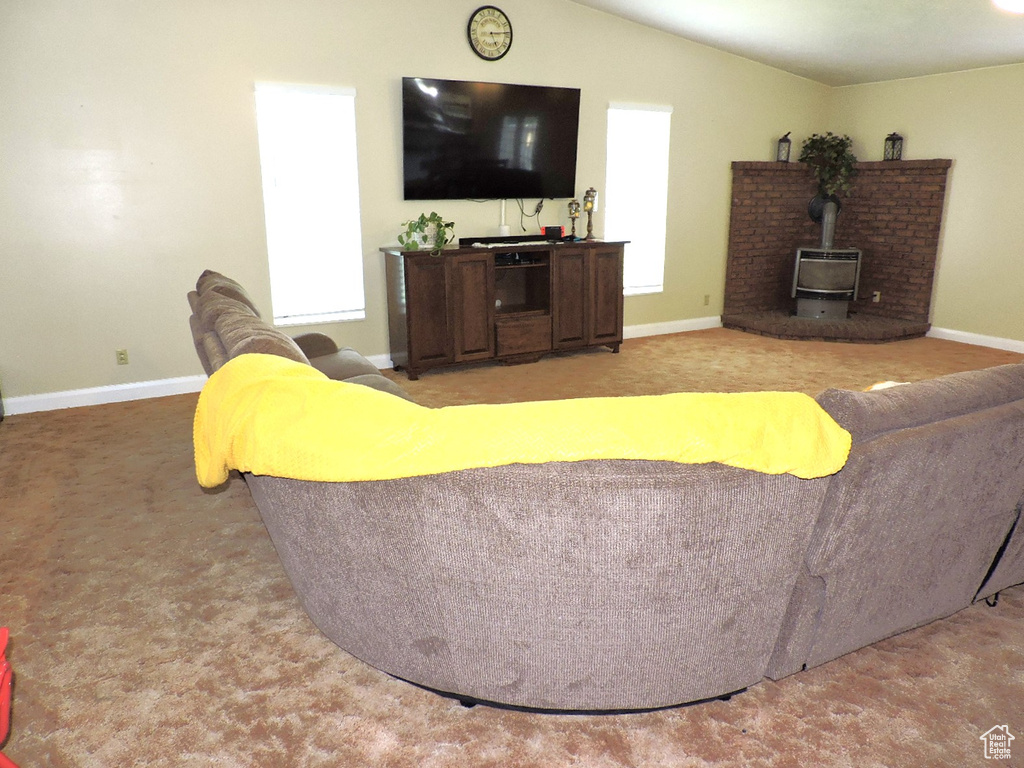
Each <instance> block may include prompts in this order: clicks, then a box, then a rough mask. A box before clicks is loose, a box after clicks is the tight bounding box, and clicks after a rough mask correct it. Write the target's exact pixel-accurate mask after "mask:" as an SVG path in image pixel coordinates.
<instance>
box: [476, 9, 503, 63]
mask: <svg viewBox="0 0 1024 768" xmlns="http://www.w3.org/2000/svg"><path fill="white" fill-rule="evenodd" d="M466 34H467V35H469V44H470V45H471V46H472V48H473V52H474V53H475V54H476V55H477V56H479V57H480V58H481V59H486V60H487V61H497V60H498V59H500V58H501V57H502V56H504V55H505V54H506V53H508V49H509V48H511V47H512V23H511V22H510V21H509V20H508V16H506V15H505V14H504V12H503V11H502V10H501V9H500V8H495V7H494V6H493V5H484V6H482V7H480V8H477V9H476V10H475V11H473V15H472V16H470V17H469V26H468V27H467V28H466Z"/></svg>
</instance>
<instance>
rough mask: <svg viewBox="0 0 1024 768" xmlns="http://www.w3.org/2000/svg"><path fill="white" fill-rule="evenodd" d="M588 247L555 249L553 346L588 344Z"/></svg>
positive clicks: (552, 319) (552, 303)
mask: <svg viewBox="0 0 1024 768" xmlns="http://www.w3.org/2000/svg"><path fill="white" fill-rule="evenodd" d="M587 274H588V273H587V251H586V249H585V248H564V249H560V250H558V251H557V252H556V253H555V256H554V271H553V275H552V283H553V290H552V292H551V322H552V339H551V341H552V346H553V347H554V348H555V349H572V348H573V347H583V346H586V345H587V321H588V317H587V293H588V279H587Z"/></svg>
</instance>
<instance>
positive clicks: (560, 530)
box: [190, 273, 1024, 711]
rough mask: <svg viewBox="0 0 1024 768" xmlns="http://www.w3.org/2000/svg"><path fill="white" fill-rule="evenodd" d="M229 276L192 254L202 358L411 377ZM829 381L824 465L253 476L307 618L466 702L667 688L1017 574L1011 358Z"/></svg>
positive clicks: (1023, 375) (696, 696) (838, 641)
mask: <svg viewBox="0 0 1024 768" xmlns="http://www.w3.org/2000/svg"><path fill="white" fill-rule="evenodd" d="M238 291H241V292H242V293H243V294H244V291H243V290H242V289H241V286H238V284H237V283H233V281H229V280H227V278H224V277H223V276H220V275H216V273H204V276H203V277H201V278H200V281H199V284H197V290H196V291H195V292H193V294H192V295H190V302H191V304H192V307H193V316H192V329H193V335H194V337H195V339H196V349H197V351H198V352H199V354H200V358H201V359H203V360H204V365H206V366H207V367H208V370H215V369H216V368H217V367H219V365H221V364H223V362H224V361H225V360H227V359H229V358H231V357H233V356H236V355H238V354H243V353H244V352H251V351H260V352H270V353H274V354H282V355H284V356H286V357H292V358H293V359H300V358H299V357H297V355H296V350H298V351H299V353H300V354H302V355H303V356H304V357H305V358H306V360H307V361H308V362H309V363H310V364H311V365H318V359H319V358H321V357H323V356H324V355H327V356H335V358H334V359H333V361H331V363H330V364H331V365H335V366H336V367H335V368H334V369H333V374H334V375H335V376H336V377H338V378H345V379H348V380H353V381H354V380H356V379H353V378H352V377H351V376H347V375H345V374H348V373H351V372H352V371H356V370H360V371H361V372H360V373H358V374H356V377H357V379H358V383H363V384H369V385H371V386H373V385H376V386H377V387H378V388H380V389H384V390H385V391H390V392H392V393H393V394H398V395H401V396H406V395H405V393H404V392H403V391H402V390H401V389H400V388H398V386H397V385H395V384H394V383H393V382H391V381H390V380H389V379H386V378H385V377H383V376H380V374H379V373H375V372H371V371H368V370H366V369H365V367H364V368H360V366H361V365H362V363H360V362H359V361H360V360H363V359H362V358H360V357H359V356H358V354H357V353H355V352H353V351H351V350H348V351H344V350H343V351H338V350H336V349H335V350H334V351H331V346H333V345H332V344H325V343H324V342H323V340H322V339H320V340H318V342H317V343H318V345H319V346H317V347H316V348H315V349H316V351H317V352H321V353H322V354H313V355H312V356H309V353H304V352H302V348H303V346H302V345H304V344H308V343H309V342H308V340H295V341H293V340H291V339H288V338H287V336H285V335H284V334H281V333H280V332H278V331H276V329H274V328H272V327H271V326H269V325H268V324H266V323H265V322H263V321H261V320H259V317H258V312H256V310H255V307H253V306H251V301H249V300H248V299H247V297H245V298H244V299H243V298H241V297H239V296H236V295H231V294H233V293H235V292H238ZM232 302H235V303H238V304H242V305H248V308H247V309H239V308H238V307H237V306H233V304H232ZM282 337H283V338H282ZM307 348H309V349H312V347H307ZM204 355H205V358H204ZM343 360H347V361H348V362H350V363H352V365H353V367H352V368H350V369H348V370H342V368H343V366H341V362H342V361H343ZM363 362H364V363H365V365H367V366H368V365H369V363H368V362H365V360H363ZM319 363H320V365H326V364H327V361H319ZM371 367H372V366H371ZM322 370H323V369H322ZM374 377H379V378H380V379H383V380H384V381H385V382H387V384H382V383H381V382H379V381H376V379H375V378H374ZM396 390H397V391H396ZM818 401H819V403H820V404H821V405H822V406H823V407H824V408H825V410H827V411H828V412H829V413H830V414H831V415H832V416H833V417H834V418H835V419H836V420H837V421H838V422H839V423H840V424H841V425H842V426H844V427H845V428H846V429H847V430H849V431H850V432H851V433H852V435H853V438H854V444H853V449H852V452H851V455H850V458H849V460H848V462H847V464H846V466H845V467H844V468H843V469H842V470H840V471H839V472H838V473H836V474H835V475H833V476H831V477H825V478H819V479H814V480H801V479H798V478H796V477H793V476H791V475H766V474H761V473H758V472H753V471H749V470H742V469H735V468H732V467H727V466H724V465H721V464H706V465H680V464H674V463H669V462H659V461H638V460H602V461H583V462H571V463H559V462H553V463H549V464H540V465H522V464H517V465H511V466H503V467H494V468H487V469H468V470H461V471H456V472H449V473H443V474H437V475H429V476H425V477H416V478H406V479H398V480H383V481H372V482H348V483H325V482H309V481H301V480H290V479H284V478H277V477H270V476H256V475H252V474H247V475H246V476H245V479H246V482H247V484H248V486H249V488H250V490H251V492H252V495H253V498H254V500H255V502H256V504H257V506H258V508H259V511H260V514H261V516H262V518H263V521H264V523H265V524H266V526H267V530H268V531H269V533H270V536H271V539H272V540H273V542H274V545H275V547H276V549H277V551H278V554H279V555H280V558H281V561H282V564H283V566H284V569H285V571H286V572H287V574H288V576H289V578H290V579H291V582H292V584H293V585H294V587H295V590H296V593H297V594H298V596H299V599H300V600H301V601H302V604H303V606H304V607H305V609H306V611H307V612H308V613H309V615H310V617H311V618H312V620H313V621H314V623H315V624H316V625H317V626H318V627H319V628H320V629H321V630H322V631H323V632H324V633H325V634H326V635H327V636H328V637H329V638H331V639H332V640H333V641H334V642H336V643H337V644H338V645H339V646H340V647H342V648H344V649H345V650H346V651H348V652H350V653H352V654H353V655H355V656H356V657H358V658H360V659H362V660H364V661H366V662H368V663H369V664H372V665H373V666H375V667H377V668H379V669H381V670H383V671H385V672H388V673H390V674H392V675H394V676H396V677H399V678H402V679H405V680H408V681H411V682H413V683H416V684H418V685H422V686H425V687H428V688H431V689H434V690H438V691H441V692H446V693H451V694H454V695H456V696H458V697H460V698H462V699H464V700H466V701H488V702H498V703H501V704H506V705H512V706H522V707H530V708H539V709H554V710H601V711H603V710H629V709H645V708H654V707H662V706H670V705H674V704H679V703H683V702H689V701H696V700H701V699H707V698H713V697H719V696H724V695H728V694H730V693H732V692H735V691H737V690H740V689H743V688H746V687H748V686H751V685H754V684H756V683H757V682H759V681H760V680H762V679H763V678H764V677H766V676H768V677H772V678H776V679H777V678H780V677H783V676H785V675H788V674H791V673H794V672H797V671H799V670H801V669H803V668H805V667H810V666H814V665H817V664H821V663H824V662H826V661H829V660H830V659H833V658H836V657H838V656H840V655H842V654H844V653H847V652H849V651H852V650H854V649H856V648H859V647H862V646H864V645H867V644H870V643H873V642H875V641H877V640H879V639H881V638H884V637H888V636H890V635H892V634H895V633H898V632H901V631H904V630H907V629H910V628H912V627H915V626H919V625H921V624H924V623H926V622H929V621H932V620H934V619H937V618H940V617H943V616H947V615H949V614H952V613H954V612H956V611H958V610H961V609H962V608H965V607H967V606H969V605H970V604H971V603H972V601H974V600H976V599H979V598H981V597H985V596H988V595H991V594H994V593H995V592H997V591H998V590H1000V589H1003V588H1005V587H1008V586H1010V585H1013V584H1017V583H1020V582H1024V523H1021V524H1018V521H1019V518H1020V517H1021V505H1022V501H1024V365H1014V366H1002V367H1000V368H994V369H989V370H986V371H971V372H968V373H963V374H956V375H953V376H947V377H943V378H941V379H936V380H933V381H926V382H920V383H914V384H907V385H904V386H900V387H896V388H893V389H889V390H883V391H878V392H868V393H855V392H844V391H839V390H829V391H827V392H824V393H822V394H821V395H820V396H819V397H818Z"/></svg>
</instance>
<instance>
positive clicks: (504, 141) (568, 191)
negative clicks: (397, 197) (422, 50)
mask: <svg viewBox="0 0 1024 768" xmlns="http://www.w3.org/2000/svg"><path fill="white" fill-rule="evenodd" d="M579 118H580V90H579V89H578V88H556V87H548V86H538V85H512V84H508V83H479V82H467V81H462V80H437V79H428V78H423V77H405V78H402V147H403V153H402V167H403V177H404V185H405V199H406V200H465V199H483V200H501V199H510V198H529V197H537V198H556V197H574V196H575V194H576V193H575V188H576V144H577V138H578V132H579Z"/></svg>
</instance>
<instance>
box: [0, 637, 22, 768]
mask: <svg viewBox="0 0 1024 768" xmlns="http://www.w3.org/2000/svg"><path fill="white" fill-rule="evenodd" d="M9 634H10V632H9V631H8V629H7V627H0V744H3V743H4V739H6V738H7V730H8V728H10V724H11V685H12V683H13V677H14V673H13V672H12V671H11V665H10V664H8V663H7V655H6V654H7V638H8V636H9ZM0 768H18V766H17V765H15V764H14V762H13V761H11V759H10V758H8V757H4V753H3V752H0Z"/></svg>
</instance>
